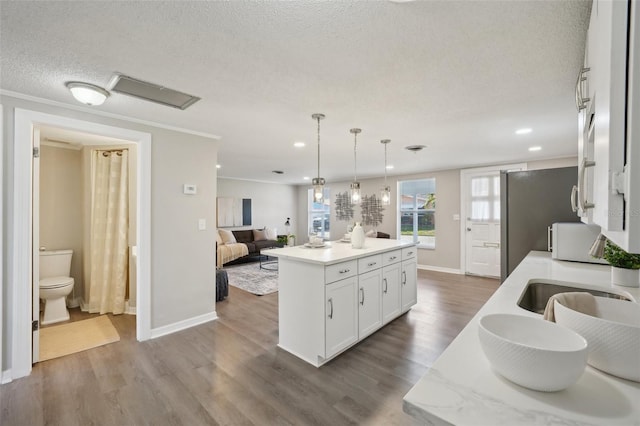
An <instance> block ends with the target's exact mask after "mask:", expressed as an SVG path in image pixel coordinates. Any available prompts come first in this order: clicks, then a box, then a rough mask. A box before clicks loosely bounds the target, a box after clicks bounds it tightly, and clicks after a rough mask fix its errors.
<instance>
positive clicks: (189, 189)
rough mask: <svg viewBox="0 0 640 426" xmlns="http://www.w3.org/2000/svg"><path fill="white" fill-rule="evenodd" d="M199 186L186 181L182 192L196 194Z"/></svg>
mask: <svg viewBox="0 0 640 426" xmlns="http://www.w3.org/2000/svg"><path fill="white" fill-rule="evenodd" d="M197 190H198V188H197V187H196V186H195V185H193V184H190V183H185V184H184V185H182V193H183V194H186V195H195V194H196V192H197Z"/></svg>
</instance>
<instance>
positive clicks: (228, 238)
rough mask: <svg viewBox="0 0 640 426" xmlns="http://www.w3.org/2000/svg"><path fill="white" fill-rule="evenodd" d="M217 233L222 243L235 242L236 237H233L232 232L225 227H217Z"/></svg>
mask: <svg viewBox="0 0 640 426" xmlns="http://www.w3.org/2000/svg"><path fill="white" fill-rule="evenodd" d="M218 233H219V234H220V238H222V244H233V243H235V242H236V237H234V235H233V232H231V231H227V230H226V229H218Z"/></svg>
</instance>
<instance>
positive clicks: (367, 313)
mask: <svg viewBox="0 0 640 426" xmlns="http://www.w3.org/2000/svg"><path fill="white" fill-rule="evenodd" d="M381 298H382V271H381V270H380V269H378V270H376V271H371V272H367V273H365V274H361V275H360V276H359V277H358V327H359V330H358V338H360V339H362V338H364V337H366V336H368V335H369V334H371V333H373V332H374V331H376V330H377V329H378V328H380V327H381V326H382V301H381Z"/></svg>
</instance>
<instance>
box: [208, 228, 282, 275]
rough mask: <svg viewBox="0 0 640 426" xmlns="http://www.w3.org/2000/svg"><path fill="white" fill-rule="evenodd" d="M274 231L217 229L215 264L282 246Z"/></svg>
mask: <svg viewBox="0 0 640 426" xmlns="http://www.w3.org/2000/svg"><path fill="white" fill-rule="evenodd" d="M277 238H278V236H277V235H276V231H275V229H274V230H269V229H241V230H235V231H230V230H226V229H218V238H217V241H216V257H217V259H216V266H218V267H222V266H223V265H225V264H226V263H229V262H233V261H236V260H239V259H243V258H249V257H251V256H258V255H260V251H261V250H264V249H267V248H273V247H284V244H283V243H280V242H278V240H277Z"/></svg>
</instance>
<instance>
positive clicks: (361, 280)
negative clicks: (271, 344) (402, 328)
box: [264, 238, 417, 367]
mask: <svg viewBox="0 0 640 426" xmlns="http://www.w3.org/2000/svg"><path fill="white" fill-rule="evenodd" d="M264 253H265V254H268V255H269V256H274V257H277V258H278V320H279V328H278V331H279V343H278V346H279V347H280V348H282V349H284V350H286V351H288V352H290V353H292V354H293V355H295V356H297V357H298V358H301V359H303V360H305V361H307V362H308V363H310V364H312V365H314V366H316V367H319V366H321V365H322V364H324V363H326V362H328V361H329V360H331V359H332V358H334V357H336V356H338V355H339V354H340V353H341V352H343V351H345V350H346V349H348V348H349V347H351V346H353V345H354V344H356V343H357V342H359V341H361V340H362V339H364V338H366V337H367V336H369V335H370V334H371V333H373V332H375V331H376V330H378V329H379V328H380V327H383V326H384V325H385V324H387V323H388V322H390V321H392V320H393V319H395V318H397V317H398V316H400V315H402V314H403V313H405V312H407V311H408V310H409V309H411V307H412V306H413V305H415V304H416V301H417V287H416V281H417V263H416V258H417V248H416V247H415V244H414V243H412V242H407V241H401V240H390V239H376V238H367V239H366V240H365V245H364V247H363V248H361V249H354V248H352V247H351V244H350V243H343V242H339V241H334V242H327V243H324V246H323V247H317V248H312V247H306V246H304V245H302V246H296V247H285V248H279V249H273V250H268V251H266V250H265V251H264Z"/></svg>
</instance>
